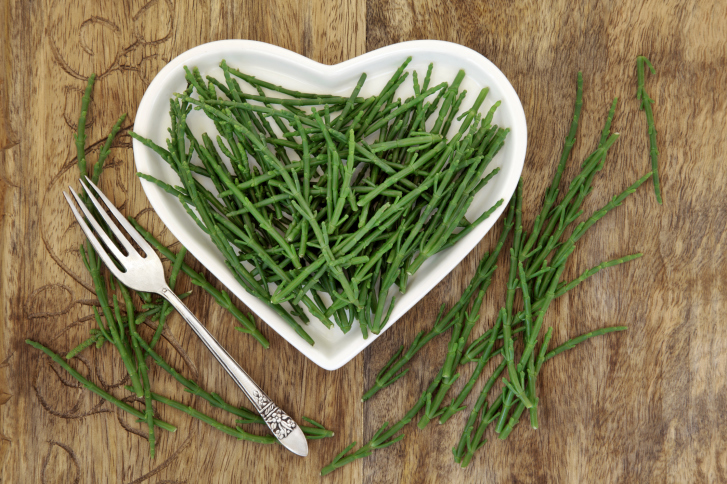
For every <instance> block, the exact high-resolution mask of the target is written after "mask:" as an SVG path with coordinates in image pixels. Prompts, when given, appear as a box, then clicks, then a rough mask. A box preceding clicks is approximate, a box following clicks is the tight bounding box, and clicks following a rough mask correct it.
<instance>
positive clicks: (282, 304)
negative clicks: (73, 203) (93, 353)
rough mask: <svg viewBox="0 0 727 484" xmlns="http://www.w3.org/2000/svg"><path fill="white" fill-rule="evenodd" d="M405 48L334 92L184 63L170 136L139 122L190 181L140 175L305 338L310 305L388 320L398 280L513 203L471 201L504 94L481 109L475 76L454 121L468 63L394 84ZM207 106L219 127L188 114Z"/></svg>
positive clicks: (376, 321)
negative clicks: (444, 77) (376, 83)
mask: <svg viewBox="0 0 727 484" xmlns="http://www.w3.org/2000/svg"><path fill="white" fill-rule="evenodd" d="M410 61H411V58H408V59H406V60H405V61H404V62H403V63H402V64H401V65H400V66H399V68H398V69H397V70H396V71H395V72H394V74H393V76H392V77H391V78H390V79H389V80H388V82H387V83H386V85H385V86H384V87H383V89H382V90H381V91H380V92H379V93H378V94H377V95H375V96H369V97H365V96H362V95H361V93H362V92H364V91H365V89H366V85H365V82H366V75H365V74H362V75H361V77H360V78H359V80H358V82H357V84H356V86H355V87H354V88H353V90H352V92H351V94H350V95H349V96H334V95H322V94H316V93H305V92H299V91H295V90H291V89H288V88H285V87H283V86H278V85H275V84H273V83H271V82H267V81H264V80H260V79H257V78H255V77H253V76H250V75H247V74H245V73H243V72H241V71H239V70H237V69H235V68H233V67H232V66H229V65H228V64H227V63H226V62H225V61H223V62H222V63H221V64H220V67H221V69H222V76H221V77H220V78H219V79H218V78H214V77H211V76H207V77H206V78H203V77H202V75H201V74H200V73H199V71H197V70H196V69H194V68H192V69H186V71H185V72H186V79H187V82H188V87H187V89H186V90H185V91H184V92H182V93H179V94H177V95H176V96H175V97H174V98H173V99H172V100H171V101H170V120H171V127H170V129H169V133H168V138H167V140H166V143H165V146H162V145H161V144H158V142H159V140H155V141H156V142H155V141H152V140H151V139H147V138H145V137H143V136H142V135H141V134H140V133H131V136H133V137H134V138H135V139H136V140H138V141H140V142H141V143H143V144H144V145H146V146H148V147H149V148H150V149H152V150H153V151H154V152H155V153H156V154H157V155H159V157H160V158H161V159H162V160H164V161H165V162H166V163H168V164H169V166H170V167H171V168H172V169H173V170H174V171H175V172H176V173H177V174H178V175H179V179H180V184H179V185H178V186H171V185H169V184H168V183H165V182H163V181H161V180H158V179H155V178H154V177H152V176H149V175H147V174H139V176H140V177H142V178H143V179H144V180H147V181H150V182H152V183H156V184H157V185H158V186H160V187H161V188H162V189H164V190H165V191H167V192H168V193H170V194H172V195H173V196H175V197H176V198H177V199H178V200H179V201H180V203H181V204H182V205H183V206H184V207H185V209H186V210H187V212H188V213H189V214H190V217H192V219H193V220H194V222H195V223H196V224H197V225H198V226H199V227H200V228H201V230H203V231H204V232H205V233H207V234H208V235H209V237H210V239H211V240H212V241H213V242H214V244H215V245H216V246H217V248H218V249H219V251H220V252H221V253H222V255H223V256H224V257H225V261H226V263H227V265H228V267H229V268H230V269H231V271H232V273H233V275H234V276H235V277H236V278H237V280H238V282H239V283H240V284H241V285H242V286H243V287H244V288H245V289H246V290H247V291H248V292H249V293H251V294H252V295H254V296H256V297H257V298H259V299H261V300H263V301H264V302H265V303H266V304H267V305H268V306H269V307H271V308H272V309H273V310H274V311H276V313H277V314H279V315H280V316H281V317H282V318H283V319H284V320H285V321H286V322H287V323H288V324H289V325H290V326H291V327H292V328H293V329H294V330H295V331H296V333H297V334H298V335H299V336H300V337H301V338H302V339H304V340H305V341H307V342H308V343H310V344H314V341H313V339H312V338H310V336H309V335H308V334H307V331H306V329H305V324H306V323H308V319H309V316H312V319H317V320H319V321H320V322H321V323H322V324H324V325H325V326H326V327H328V328H330V327H332V326H333V325H334V324H335V325H337V326H338V327H339V328H340V329H341V330H342V331H343V332H344V333H345V332H348V331H349V330H350V328H351V327H352V326H353V323H354V321H355V320H358V325H357V326H358V327H359V328H360V330H361V332H362V334H363V336H364V337H367V336H368V334H369V333H370V332H371V333H374V334H378V333H380V332H381V330H382V329H383V328H384V327H385V326H386V324H387V322H388V320H389V318H390V315H391V313H392V310H393V308H394V304H395V301H396V297H395V296H396V295H395V294H394V292H395V287H397V288H398V289H399V291H400V292H402V293H403V292H405V291H406V287H407V281H408V278H409V277H410V276H411V274H413V273H414V272H416V270H417V269H418V268H419V267H420V266H421V265H422V264H423V263H424V262H425V261H426V260H427V259H428V258H429V257H431V256H432V255H434V254H436V253H437V252H439V251H441V250H443V249H445V248H447V247H450V246H451V245H453V244H454V243H456V242H457V241H458V240H461V239H462V238H463V237H465V236H467V234H469V233H470V232H471V231H472V230H474V229H475V228H476V227H477V226H478V225H479V224H480V223H482V222H483V221H484V220H486V219H487V218H488V217H489V216H490V215H492V214H493V213H495V212H496V211H497V210H498V209H499V208H500V206H501V205H502V204H503V203H504V200H500V201H498V202H497V203H495V204H494V206H492V207H490V208H489V210H486V211H484V212H480V215H479V216H478V217H477V218H476V219H475V220H473V221H470V220H468V219H467V217H466V214H467V212H468V211H469V210H470V208H471V206H472V203H473V200H474V197H475V196H476V195H477V193H478V192H480V190H482V189H483V188H484V187H485V186H486V185H487V184H488V183H489V182H490V180H492V179H493V177H495V176H496V175H497V173H498V172H499V168H494V169H491V168H488V167H489V165H490V164H491V162H492V161H493V159H494V157H495V156H496V155H497V153H498V152H499V150H500V149H501V148H502V146H503V144H504V143H505V139H506V137H507V134H508V132H509V129H508V128H506V127H503V128H501V127H499V126H497V125H495V124H493V118H494V116H495V110H496V109H497V107H498V106H499V102H496V103H495V104H494V105H492V106H491V107H489V110H488V112H487V114H486V115H485V116H484V118H483V114H482V113H480V112H479V110H480V108H481V107H483V106H484V102H485V100H486V97H487V94H488V92H489V90H488V89H487V88H484V89H482V90H480V92H479V94H478V96H477V99H476V100H475V101H474V103H473V104H472V106H470V107H468V109H467V110H466V111H464V113H463V114H462V115H461V116H460V117H459V120H460V121H461V124H459V126H457V127H456V129H455V128H454V126H455V125H454V119H455V118H456V117H457V114H458V112H459V110H460V107H462V106H465V104H464V102H465V98H466V91H464V90H460V84H461V83H462V81H463V80H464V77H465V73H464V71H459V72H458V73H457V75H456V76H455V77H454V79H453V80H452V81H451V82H441V83H439V84H435V83H432V82H431V80H432V72H433V66H432V65H430V66H429V68H428V69H427V73H426V76H425V78H424V82H422V83H421V84H420V83H419V77H418V74H417V73H416V72H413V73H411V80H412V82H413V85H414V95H413V96H410V97H408V98H406V99H400V98H398V97H397V90H398V89H399V88H400V87H401V86H402V85H403V84H404V82H405V81H407V80H408V79H410V77H409V75H410V72H409V71H407V66H408V64H409V62H410ZM200 117H203V118H206V119H207V121H206V123H209V121H210V120H211V121H212V123H213V124H214V127H215V129H216V133H211V132H210V133H204V132H199V130H197V129H196V128H195V126H198V123H196V121H195V122H192V120H193V119H196V120H199V119H200ZM430 126H431V128H430ZM450 128H452V129H450ZM450 131H454V133H452V135H451V136H450ZM205 179H206V180H205ZM495 181H496V179H495ZM210 186H214V189H215V191H216V193H215V191H211V190H208V188H209V187H210ZM451 319H452V317H449V319H447V318H445V321H448V320H451ZM443 324H445V325H446V324H447V323H446V322H445V323H443ZM426 339H427V338H426V337H425V338H423V339H422V341H423V342H425V341H426ZM414 351H415V350H414ZM406 354H409V353H405V354H404V357H405V356H406ZM398 365H399V363H396V364H393V365H392V369H394V371H396V370H395V368H396V367H397V366H398ZM390 376H391V375H390ZM382 378H383V380H382V381H386V380H389V377H385V378H384V377H383V376H382Z"/></svg>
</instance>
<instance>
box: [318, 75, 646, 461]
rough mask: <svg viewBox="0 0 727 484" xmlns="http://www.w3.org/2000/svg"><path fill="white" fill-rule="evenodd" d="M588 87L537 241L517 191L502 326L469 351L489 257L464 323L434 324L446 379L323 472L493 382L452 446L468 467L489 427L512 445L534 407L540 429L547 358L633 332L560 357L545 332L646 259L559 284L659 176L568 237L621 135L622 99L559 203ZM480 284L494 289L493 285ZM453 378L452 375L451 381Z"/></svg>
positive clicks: (507, 223)
mask: <svg viewBox="0 0 727 484" xmlns="http://www.w3.org/2000/svg"><path fill="white" fill-rule="evenodd" d="M582 84H583V79H582V76H581V75H580V73H579V75H578V83H577V85H578V89H577V95H576V107H575V115H574V117H573V121H572V124H571V129H570V131H569V133H568V136H567V137H566V142H565V144H564V148H563V154H562V155H561V158H560V162H559V163H558V166H557V168H556V171H555V175H554V179H553V183H552V184H551V187H550V188H549V190H548V192H547V193H546V197H545V200H544V203H543V209H542V210H541V211H540V214H539V215H538V216H537V217H536V219H535V222H534V225H533V227H532V229H531V230H530V232H529V233H530V235H529V236H528V235H527V232H526V231H525V228H524V227H523V226H522V222H521V220H522V216H521V208H520V207H521V203H522V202H521V200H522V194H521V191H520V190H519V189H518V190H517V191H516V193H515V196H514V197H513V199H512V200H511V202H510V210H509V212H508V215H507V217H506V218H505V219H504V224H503V225H504V226H503V231H502V234H503V236H502V237H501V238H500V240H499V241H498V244H497V247H496V249H495V250H494V251H493V252H492V253H491V254H490V257H491V256H492V254H497V253H499V252H500V249H501V248H502V245H503V243H504V239H505V238H506V237H507V234H508V233H509V232H510V231H511V228H513V227H514V228H515V231H514V237H513V246H512V249H511V250H510V251H509V255H510V261H509V278H508V281H507V297H506V301H505V304H504V305H503V307H502V308H501V309H500V310H499V312H498V314H497V317H496V318H494V321H493V326H492V327H491V328H490V329H488V330H487V331H485V332H484V333H482V334H481V335H480V336H478V337H476V338H474V340H473V341H472V342H470V343H469V344H468V345H466V344H465V343H466V341H467V336H468V334H467V333H468V332H469V331H470V330H469V329H467V330H465V328H466V325H468V324H473V323H472V321H475V317H474V316H475V315H474V314H471V313H467V312H466V310H465V309H466V306H468V304H469V302H470V300H471V297H472V286H473V284H475V282H476V281H480V282H479V283H482V281H483V280H484V279H483V268H484V267H485V266H486V264H485V263H484V262H485V261H486V260H487V258H488V256H487V255H486V256H485V257H484V258H483V262H482V263H481V264H480V266H479V267H478V270H477V271H476V272H475V275H474V277H473V281H472V283H471V284H470V286H468V287H467V289H466V290H465V292H464V293H463V296H462V299H461V300H460V302H459V303H457V304H456V305H455V306H454V307H453V309H452V310H450V311H449V312H448V313H447V314H448V315H449V314H451V313H452V312H455V313H456V314H457V316H456V321H455V322H448V324H446V325H443V324H442V321H443V319H442V314H443V312H444V308H442V311H441V312H440V315H439V317H438V318H437V321H436V322H435V324H434V329H432V330H431V331H430V332H429V333H426V335H427V336H429V335H438V334H444V333H446V332H449V334H450V338H449V343H448V345H447V348H448V350H449V351H448V353H447V356H446V357H445V359H444V361H443V362H442V365H441V368H440V371H439V372H438V374H437V376H436V377H435V378H434V379H433V380H432V381H431V382H430V384H429V386H428V388H427V389H426V390H425V391H424V392H423V394H422V396H421V397H420V399H419V400H418V401H417V403H416V404H415V405H414V406H413V407H412V408H411V409H410V410H409V411H408V412H407V413H406V414H405V416H404V417H403V418H402V419H401V420H400V421H399V422H397V423H396V424H394V425H393V426H389V425H388V423H387V424H384V425H383V426H382V427H381V429H379V431H378V432H377V433H376V434H375V435H374V436H373V438H372V439H371V440H370V441H369V442H368V443H366V444H364V445H363V446H362V447H360V448H359V449H358V450H354V448H355V443H353V444H351V445H349V446H348V447H347V448H346V449H344V451H343V452H342V453H340V454H339V455H338V456H336V457H335V458H334V460H333V461H332V462H331V464H329V465H328V466H326V467H324V468H323V470H322V474H327V473H329V472H332V471H333V470H335V469H337V468H339V467H341V466H343V465H346V464H347V463H349V462H352V461H353V460H355V459H358V458H361V457H365V456H367V455H370V454H371V453H372V452H373V451H374V450H376V449H379V448H383V447H386V446H388V445H392V444H394V443H396V442H398V441H399V440H401V439H402V438H403V434H398V432H399V431H400V430H401V429H402V428H403V426H405V425H406V424H408V423H409V422H410V421H411V420H412V419H413V418H414V417H416V415H417V414H418V413H419V412H420V411H422V410H424V415H423V417H422V419H421V420H420V427H423V426H425V425H426V424H427V423H428V422H429V421H430V420H432V419H434V418H435V417H438V418H439V421H440V423H445V422H447V421H449V419H450V418H451V417H452V416H453V415H454V414H456V413H457V412H460V411H462V410H464V409H465V408H466V406H465V405H464V401H465V399H466V398H467V397H468V396H469V394H470V393H471V391H472V389H473V388H474V386H475V385H476V384H477V381H478V380H479V379H480V378H483V377H484V378H487V379H486V382H485V384H484V387H483V389H482V391H481V392H480V394H479V395H478V397H477V399H476V401H475V403H474V405H473V406H472V407H471V409H470V413H469V415H468V418H467V421H466V424H465V427H464V430H463V432H462V435H461V438H460V439H459V442H458V443H457V444H456V445H455V446H454V447H453V449H452V451H453V454H454V459H455V461H456V462H458V463H460V464H461V465H462V466H463V467H465V466H467V465H468V464H469V462H471V460H472V458H473V456H474V455H475V452H476V451H477V450H478V449H480V448H482V447H483V445H484V444H485V443H486V439H485V438H484V433H485V430H486V429H487V428H488V427H489V426H491V425H492V426H494V427H495V431H496V432H497V433H498V434H499V438H500V439H506V438H507V437H508V436H509V435H510V433H511V432H512V431H513V429H514V428H515V426H516V425H517V424H518V422H519V421H520V419H521V416H522V414H523V413H524V412H525V410H528V414H529V416H530V423H531V426H532V427H533V428H538V426H539V422H538V413H537V410H538V407H539V404H540V402H539V399H538V397H537V394H536V385H535V382H536V378H537V375H538V374H539V372H540V371H541V369H542V367H543V364H544V362H545V361H547V360H549V359H550V358H552V357H554V356H556V355H558V354H560V353H562V352H564V351H566V350H568V349H572V348H574V347H575V346H576V345H578V344H580V343H582V342H584V341H586V340H588V339H590V338H592V337H594V336H598V335H604V334H607V333H611V332H616V331H623V330H625V329H626V327H625V326H614V327H606V328H601V329H598V330H595V331H589V332H587V333H585V334H583V335H580V336H577V337H575V338H572V339H569V340H568V341H566V342H565V343H563V344H561V345H560V346H557V347H556V348H555V349H552V350H549V345H550V341H551V338H552V336H553V328H552V327H549V328H547V330H546V331H545V334H544V335H542V334H541V333H542V330H543V326H545V322H546V318H545V316H546V314H547V310H548V307H549V306H550V304H551V303H552V301H553V300H555V299H556V298H558V297H560V296H562V295H564V294H565V293H567V292H568V291H570V290H572V289H574V288H575V287H576V286H578V285H579V284H580V283H582V282H583V281H585V280H586V279H587V278H589V277H592V276H594V275H595V274H596V273H597V272H599V271H601V270H603V269H605V268H607V267H613V266H616V265H619V264H622V263H625V262H628V261H631V260H634V259H637V258H639V257H641V254H634V255H630V256H625V257H620V258H618V259H614V260H611V261H606V262H603V263H601V264H599V265H597V266H595V267H593V268H592V269H589V270H588V271H586V272H584V273H583V274H581V276H579V277H578V278H576V279H574V280H572V281H561V280H560V279H561V275H562V274H563V272H564V270H565V264H566V262H567V260H568V258H569V256H570V255H571V254H572V253H573V252H574V250H575V248H576V247H575V246H576V242H577V241H578V240H579V239H580V238H581V237H582V236H583V235H584V233H585V231H586V230H588V229H589V228H590V227H591V226H593V225H594V224H595V223H596V222H597V221H598V220H600V219H601V218H602V217H603V216H605V215H606V214H607V213H608V212H610V211H611V210H612V209H614V208H615V207H617V206H619V205H620V204H621V203H622V202H623V201H624V200H625V198H626V197H628V196H629V195H630V194H632V193H634V192H635V190H636V189H637V188H638V187H639V186H640V185H641V184H643V183H644V181H645V180H647V179H648V178H649V177H650V176H651V173H649V174H647V175H645V176H644V177H642V178H640V179H639V180H638V181H636V182H635V183H634V184H633V185H631V186H630V187H628V188H626V190H624V191H623V192H622V193H621V194H618V195H616V196H615V197H613V199H612V200H611V201H610V202H609V203H608V204H606V205H605V206H604V207H603V208H601V209H599V210H597V211H596V212H594V213H593V214H592V215H591V216H590V217H589V218H588V219H587V220H586V221H585V222H581V223H579V224H577V225H576V226H575V228H574V229H573V230H572V232H571V233H570V235H566V234H567V233H568V232H567V230H566V229H568V227H572V226H573V225H574V224H575V223H576V221H577V220H578V218H579V217H580V215H581V214H582V210H581V206H582V204H583V201H584V199H585V197H586V195H587V194H588V193H590V191H591V182H592V180H593V178H594V176H595V174H596V173H597V172H598V171H600V169H601V168H602V166H603V163H604V160H605V158H606V154H607V152H608V149H609V147H610V146H611V145H612V144H613V143H614V142H615V140H616V138H617V135H615V134H613V135H609V134H610V126H611V121H612V119H613V116H614V112H615V108H616V102H615V101H614V103H613V104H612V106H611V109H610V110H609V114H608V118H607V120H606V124H605V127H604V129H603V131H602V133H601V138H600V141H599V143H598V146H597V148H596V150H595V151H594V152H593V153H591V154H590V155H588V156H587V157H586V159H585V160H584V161H583V163H582V164H581V172H580V173H579V174H578V175H576V177H575V178H574V179H573V181H571V183H570V184H569V186H568V187H567V190H565V191H562V192H561V193H563V194H564V195H563V198H562V199H561V201H560V202H559V203H556V202H558V200H557V194H558V192H559V189H558V188H559V187H558V186H559V184H560V178H561V175H562V173H563V172H564V169H565V163H566V161H567V160H568V158H569V153H570V150H571V148H572V146H573V143H574V141H575V135H576V131H577V126H578V119H579V116H580V110H581V104H582ZM487 274H488V275H487V278H489V277H490V276H491V273H490V272H488V273H487ZM481 287H482V289H486V287H487V285H486V284H485V285H483V286H481ZM517 292H520V293H521V294H522V298H521V301H522V302H521V303H519V304H521V306H520V307H519V308H518V307H516V305H515V302H516V301H517V299H516V298H515V295H516V293H517ZM481 294H483V293H482V292H480V295H478V299H479V298H481V297H482V296H481ZM472 308H473V312H474V309H475V308H477V309H478V310H479V306H478V305H477V302H476V301H475V303H474V304H473V306H472ZM478 312H479V311H478ZM480 319H482V318H480ZM436 329H441V331H436ZM424 335H425V333H423V332H422V333H419V334H418V335H417V336H416V337H415V339H414V342H413V343H412V344H411V347H410V349H409V351H407V353H404V354H402V353H403V346H402V348H400V349H399V351H397V352H396V353H395V354H394V356H393V357H392V359H391V360H390V361H389V362H388V363H387V364H386V365H385V366H384V368H383V369H382V371H381V372H380V373H379V375H378V377H377V379H376V383H375V385H374V387H372V389H371V390H369V391H368V392H367V393H366V394H365V398H370V397H371V396H373V395H374V394H375V393H376V392H377V391H379V390H381V389H382V388H385V387H386V386H388V385H391V384H392V383H394V382H395V381H396V380H398V379H399V378H401V377H402V376H404V374H406V372H407V371H408V369H403V366H404V364H406V363H407V362H408V361H410V360H411V359H412V358H413V357H414V355H415V353H416V351H418V350H420V349H421V348H423V346H424V345H425V344H426V343H427V342H429V341H431V340H432V339H433V336H432V337H428V338H425V336H424ZM516 338H518V339H519V338H522V342H523V345H522V350H520V351H518V352H516V351H515V347H516V346H515V344H514V342H515V340H516ZM500 341H502V343H500ZM457 355H460V356H459V357H458V356H457ZM493 358H499V359H500V363H499V364H498V365H497V366H496V367H495V370H494V372H493V373H491V374H490V375H485V372H484V369H485V367H486V366H487V363H488V362H489V361H491V360H492V359H493ZM469 362H476V363H477V365H476V368H475V369H474V371H473V372H472V374H471V377H470V378H469V379H468V381H467V382H466V383H465V385H464V387H463V388H462V390H461V391H460V393H459V394H458V395H457V396H453V397H452V398H451V400H450V402H449V403H448V404H447V403H444V395H445V394H446V393H447V392H448V390H449V389H450V387H451V386H452V382H453V380H454V379H455V378H456V377H457V376H458V375H459V374H460V371H461V370H460V368H457V366H460V367H461V366H462V365H465V364H467V363H469ZM454 363H457V364H456V365H455V364H454ZM445 374H446V375H449V376H448V377H445ZM498 381H501V382H502V385H501V387H500V391H499V392H498V393H497V394H496V395H495V396H494V397H491V396H490V394H491V393H492V391H493V389H495V388H496V386H497V383H498ZM488 401H489V402H490V403H488Z"/></svg>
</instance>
